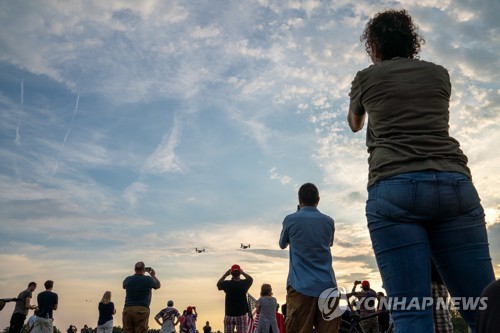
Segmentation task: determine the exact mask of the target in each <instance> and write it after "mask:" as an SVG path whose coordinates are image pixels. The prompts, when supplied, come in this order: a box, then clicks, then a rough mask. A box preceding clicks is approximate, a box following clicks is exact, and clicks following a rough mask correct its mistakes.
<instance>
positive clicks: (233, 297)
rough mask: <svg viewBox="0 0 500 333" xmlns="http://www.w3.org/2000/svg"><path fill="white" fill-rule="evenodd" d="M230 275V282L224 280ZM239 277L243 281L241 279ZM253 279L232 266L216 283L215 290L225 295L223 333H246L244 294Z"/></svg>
mask: <svg viewBox="0 0 500 333" xmlns="http://www.w3.org/2000/svg"><path fill="white" fill-rule="evenodd" d="M230 275H231V280H227V281H226V278H227V277H228V276H230ZM241 275H243V276H244V277H245V279H241ZM252 283H253V279H252V277H251V276H250V275H248V274H247V273H245V272H243V270H242V269H241V267H240V266H239V265H233V266H231V268H230V269H229V270H227V272H225V273H224V275H222V277H221V278H220V279H219V281H218V282H217V288H218V289H219V290H223V291H224V292H225V293H226V299H225V316H224V333H229V332H231V333H232V332H234V329H235V328H236V331H237V332H238V333H246V332H247V330H248V327H247V326H248V325H247V312H248V303H247V297H246V294H247V292H248V289H250V287H251V286H252Z"/></svg>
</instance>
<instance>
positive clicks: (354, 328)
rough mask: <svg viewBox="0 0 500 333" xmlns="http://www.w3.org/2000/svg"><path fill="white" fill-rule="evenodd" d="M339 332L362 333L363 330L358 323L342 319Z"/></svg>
mask: <svg viewBox="0 0 500 333" xmlns="http://www.w3.org/2000/svg"><path fill="white" fill-rule="evenodd" d="M339 333H364V331H363V329H362V328H361V326H359V323H350V322H348V321H347V320H342V322H341V323H340V329H339Z"/></svg>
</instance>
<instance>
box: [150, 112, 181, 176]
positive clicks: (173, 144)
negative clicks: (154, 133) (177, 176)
mask: <svg viewBox="0 0 500 333" xmlns="http://www.w3.org/2000/svg"><path fill="white" fill-rule="evenodd" d="M180 135H181V128H180V122H179V121H178V120H176V121H175V122H174V126H173V128H172V130H171V131H170V132H169V133H166V134H165V135H164V136H163V140H162V142H161V143H160V144H159V145H158V147H156V149H155V151H154V152H153V153H152V154H151V156H149V157H148V159H147V160H146V163H145V164H144V171H145V172H149V173H159V174H162V173H166V172H183V171H185V167H184V165H183V164H182V162H181V161H180V159H179V157H178V156H177V155H176V152H175V150H176V148H177V146H178V145H179V142H180Z"/></svg>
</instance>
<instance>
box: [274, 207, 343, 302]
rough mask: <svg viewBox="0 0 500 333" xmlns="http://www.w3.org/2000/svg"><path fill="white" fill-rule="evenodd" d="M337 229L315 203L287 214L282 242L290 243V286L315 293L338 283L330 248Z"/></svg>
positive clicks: (311, 294) (316, 295)
mask: <svg viewBox="0 0 500 333" xmlns="http://www.w3.org/2000/svg"><path fill="white" fill-rule="evenodd" d="M334 232H335V226H334V222H333V219H332V218H331V217H329V216H327V215H325V214H322V213H321V212H320V211H319V210H318V209H317V208H316V207H313V206H304V207H302V208H301V209H300V210H299V211H297V212H296V213H293V214H290V215H288V216H287V217H285V220H284V221H283V230H282V231H281V237H280V240H279V245H280V247H281V248H282V249H285V248H286V247H287V246H288V245H289V246H290V264H289V272H288V279H287V287H288V286H290V287H292V288H293V289H295V290H296V291H298V292H299V293H301V294H304V295H307V296H313V297H318V296H319V295H321V293H322V292H323V291H324V290H325V289H328V288H335V287H337V281H336V279H335V273H334V272H333V268H332V254H331V252H330V247H331V246H332V245H333V235H334Z"/></svg>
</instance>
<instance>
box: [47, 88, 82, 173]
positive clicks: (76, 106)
mask: <svg viewBox="0 0 500 333" xmlns="http://www.w3.org/2000/svg"><path fill="white" fill-rule="evenodd" d="M79 103H80V93H78V94H77V95H76V103H75V109H74V110H73V115H72V116H71V121H70V122H69V126H68V130H67V131H66V135H65V136H64V140H63V143H62V149H61V153H62V151H63V150H64V146H65V145H66V140H67V139H68V136H69V133H70V132H71V129H72V128H73V121H74V120H75V115H76V113H77V112H78V104H79ZM59 158H60V155H58V156H57V160H56V165H54V170H53V171H52V177H54V175H55V174H56V171H57V167H58V165H59Z"/></svg>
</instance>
